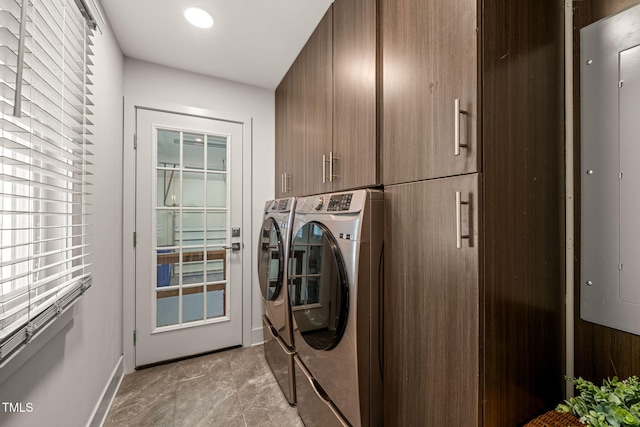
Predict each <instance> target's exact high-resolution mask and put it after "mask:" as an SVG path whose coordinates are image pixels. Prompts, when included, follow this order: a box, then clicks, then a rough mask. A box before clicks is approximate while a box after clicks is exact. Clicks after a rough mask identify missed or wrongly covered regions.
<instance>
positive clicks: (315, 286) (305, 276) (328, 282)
mask: <svg viewBox="0 0 640 427" xmlns="http://www.w3.org/2000/svg"><path fill="white" fill-rule="evenodd" d="M289 301H290V302H291V309H292V312H293V315H294V317H295V320H296V325H297V327H298V330H299V331H300V333H301V334H302V337H303V338H304V340H305V341H306V342H307V344H309V345H310V346H311V347H313V348H315V349H317V350H331V349H332V348H334V347H335V346H337V345H338V343H339V342H340V340H341V339H342V336H343V335H344V332H345V328H346V325H347V316H348V312H349V310H348V309H349V284H348V280H347V275H346V269H345V265H344V261H343V258H342V255H341V253H340V250H339V248H338V245H337V244H336V240H335V238H334V237H333V235H332V234H331V232H330V231H329V230H328V229H327V227H325V226H324V225H323V224H321V223H319V222H308V223H307V224H305V225H304V226H302V227H301V228H300V229H299V230H298V232H297V233H296V235H295V237H294V240H293V244H292V250H291V257H290V258H289Z"/></svg>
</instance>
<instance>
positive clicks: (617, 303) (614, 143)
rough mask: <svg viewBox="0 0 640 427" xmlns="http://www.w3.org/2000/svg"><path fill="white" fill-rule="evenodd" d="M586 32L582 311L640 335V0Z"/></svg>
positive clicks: (582, 35)
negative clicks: (638, 3) (636, 4)
mask: <svg viewBox="0 0 640 427" xmlns="http://www.w3.org/2000/svg"><path fill="white" fill-rule="evenodd" d="M580 40H581V49H580V59H581V66H580V78H581V96H580V98H581V101H582V103H581V150H582V160H581V183H582V187H581V188H582V191H581V195H582V204H581V215H582V216H581V272H580V280H581V287H580V316H581V318H582V319H584V320H587V321H590V322H594V323H598V324H601V325H605V326H609V327H611V328H615V329H619V330H622V331H626V332H631V333H634V334H638V335H640V5H638V6H634V7H632V8H630V9H627V10H625V11H623V12H621V13H619V14H617V15H614V16H612V17H609V18H606V19H603V20H600V21H598V22H595V23H593V24H591V25H589V26H587V27H585V28H583V29H582V30H581V32H580Z"/></svg>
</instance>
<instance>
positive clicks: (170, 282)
mask: <svg viewBox="0 0 640 427" xmlns="http://www.w3.org/2000/svg"><path fill="white" fill-rule="evenodd" d="M156 260H157V266H156V270H157V272H156V274H157V277H156V286H157V287H158V288H162V287H164V286H175V285H179V284H180V277H179V275H180V251H179V250H177V249H163V250H159V251H158V252H157V255H156Z"/></svg>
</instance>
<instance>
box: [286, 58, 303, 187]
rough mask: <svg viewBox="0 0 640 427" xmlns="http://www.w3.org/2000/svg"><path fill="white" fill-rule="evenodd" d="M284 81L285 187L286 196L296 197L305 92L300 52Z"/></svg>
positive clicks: (300, 179)
mask: <svg viewBox="0 0 640 427" xmlns="http://www.w3.org/2000/svg"><path fill="white" fill-rule="evenodd" d="M286 78H287V80H288V84H287V100H286V103H287V108H286V119H285V121H286V130H285V133H286V136H285V141H286V145H285V149H284V150H285V151H284V153H283V154H284V163H285V166H286V167H285V170H286V176H285V189H286V195H287V196H299V195H302V194H304V186H305V175H304V173H305V172H304V158H305V155H306V152H305V148H306V144H305V133H306V132H305V127H306V104H307V96H306V95H307V94H306V92H305V91H304V87H305V84H306V80H305V79H306V67H305V60H304V51H303V53H301V54H300V55H299V56H298V58H297V59H296V60H295V61H294V63H293V64H292V65H291V68H289V72H288V73H287V76H286Z"/></svg>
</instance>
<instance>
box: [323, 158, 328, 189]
mask: <svg viewBox="0 0 640 427" xmlns="http://www.w3.org/2000/svg"><path fill="white" fill-rule="evenodd" d="M326 182H327V156H325V155H324V154H323V155H322V183H323V184H326Z"/></svg>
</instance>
